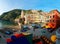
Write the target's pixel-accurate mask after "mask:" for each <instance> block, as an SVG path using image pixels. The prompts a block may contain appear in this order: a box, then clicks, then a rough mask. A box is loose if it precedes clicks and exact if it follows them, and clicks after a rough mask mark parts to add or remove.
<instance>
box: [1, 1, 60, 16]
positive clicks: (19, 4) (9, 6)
mask: <svg viewBox="0 0 60 44" xmlns="http://www.w3.org/2000/svg"><path fill="white" fill-rule="evenodd" d="M13 9H26V10H28V9H33V10H43V11H45V12H49V11H51V10H54V9H57V10H58V11H60V0H0V15H1V14H2V13H4V12H8V11H10V10H13Z"/></svg>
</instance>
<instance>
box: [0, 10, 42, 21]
mask: <svg viewBox="0 0 60 44" xmlns="http://www.w3.org/2000/svg"><path fill="white" fill-rule="evenodd" d="M21 11H22V9H14V10H11V11H8V12H5V13H3V14H2V15H1V16H0V20H6V21H11V22H14V20H15V19H16V18H19V17H20V15H21ZM23 11H24V13H26V12H27V13H28V14H29V13H32V12H31V10H23ZM41 11H42V10H38V12H41Z"/></svg>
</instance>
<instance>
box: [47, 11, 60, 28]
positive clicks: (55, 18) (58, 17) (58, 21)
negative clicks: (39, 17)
mask: <svg viewBox="0 0 60 44" xmlns="http://www.w3.org/2000/svg"><path fill="white" fill-rule="evenodd" d="M48 15H49V22H48V23H47V25H48V26H50V28H58V27H59V26H60V13H59V11H57V10H53V11H51V12H50V13H49V14H48Z"/></svg>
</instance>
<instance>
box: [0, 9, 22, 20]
mask: <svg viewBox="0 0 60 44" xmlns="http://www.w3.org/2000/svg"><path fill="white" fill-rule="evenodd" d="M20 14H21V10H20V9H14V10H11V11H8V12H5V13H3V14H2V15H1V16H0V19H1V20H7V21H14V19H15V18H16V17H18V16H20Z"/></svg>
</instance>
